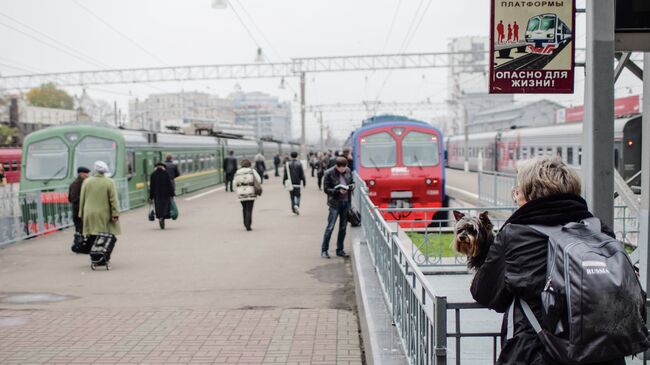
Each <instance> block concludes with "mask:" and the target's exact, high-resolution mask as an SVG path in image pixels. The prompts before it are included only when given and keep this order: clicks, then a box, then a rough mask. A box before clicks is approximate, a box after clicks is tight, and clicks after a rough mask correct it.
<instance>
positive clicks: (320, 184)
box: [316, 172, 323, 190]
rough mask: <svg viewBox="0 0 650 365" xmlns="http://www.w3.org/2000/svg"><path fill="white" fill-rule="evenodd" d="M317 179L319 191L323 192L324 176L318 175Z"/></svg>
mask: <svg viewBox="0 0 650 365" xmlns="http://www.w3.org/2000/svg"><path fill="white" fill-rule="evenodd" d="M316 177H317V178H318V190H321V186H322V185H323V174H322V173H320V172H319V173H317V174H316Z"/></svg>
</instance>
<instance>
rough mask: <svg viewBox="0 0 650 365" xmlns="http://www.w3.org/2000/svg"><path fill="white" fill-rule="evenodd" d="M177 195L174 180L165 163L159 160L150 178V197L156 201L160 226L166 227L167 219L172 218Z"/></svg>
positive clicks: (155, 205)
mask: <svg viewBox="0 0 650 365" xmlns="http://www.w3.org/2000/svg"><path fill="white" fill-rule="evenodd" d="M175 195H176V194H175V193H174V187H173V185H172V180H171V178H170V177H169V174H168V173H167V171H166V170H165V164H164V163H162V162H158V163H157V164H156V169H155V170H154V172H153V173H152V174H151V178H150V180H149V199H150V200H153V201H154V207H155V210H156V218H158V219H159V222H160V228H165V219H169V218H171V216H170V211H171V204H172V198H173V197H174V196H175Z"/></svg>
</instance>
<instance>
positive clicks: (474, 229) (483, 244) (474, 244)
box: [453, 210, 494, 269]
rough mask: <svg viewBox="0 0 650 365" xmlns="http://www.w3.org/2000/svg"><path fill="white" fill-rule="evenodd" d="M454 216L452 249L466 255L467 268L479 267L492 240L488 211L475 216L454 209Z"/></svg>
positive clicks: (491, 227)
mask: <svg viewBox="0 0 650 365" xmlns="http://www.w3.org/2000/svg"><path fill="white" fill-rule="evenodd" d="M454 218H456V226H455V227H454V234H455V238H454V244H453V245H454V250H456V252H459V253H462V254H464V255H465V256H467V266H468V267H469V268H472V269H475V268H478V267H480V266H481V265H482V264H483V262H484V261H485V257H486V256H487V251H488V250H489V248H490V245H492V242H493V241H494V234H493V233H492V229H493V228H494V225H493V224H492V222H491V221H490V218H489V217H488V213H487V212H483V213H481V214H479V216H478V217H475V216H470V215H465V214H463V213H461V212H459V211H457V210H455V211H454Z"/></svg>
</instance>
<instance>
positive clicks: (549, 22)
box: [539, 16, 555, 31]
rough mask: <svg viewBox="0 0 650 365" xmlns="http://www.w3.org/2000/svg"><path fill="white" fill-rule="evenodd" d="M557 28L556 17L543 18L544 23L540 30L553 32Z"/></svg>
mask: <svg viewBox="0 0 650 365" xmlns="http://www.w3.org/2000/svg"><path fill="white" fill-rule="evenodd" d="M554 28H555V17H554V16H545V17H543V18H542V23H541V25H540V26H539V30H542V31H544V30H552V29H554Z"/></svg>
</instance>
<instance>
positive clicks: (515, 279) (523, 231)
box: [471, 194, 625, 365]
mask: <svg viewBox="0 0 650 365" xmlns="http://www.w3.org/2000/svg"><path fill="white" fill-rule="evenodd" d="M589 217H592V214H591V213H590V212H589V211H588V210H587V203H586V202H585V201H584V200H583V199H582V198H581V197H579V196H577V195H573V194H558V195H554V196H550V197H547V198H540V199H536V200H532V201H530V202H528V203H526V204H525V205H523V206H522V207H521V208H519V209H518V210H517V211H516V212H514V213H513V215H512V216H511V217H510V218H509V219H508V220H507V221H506V223H505V224H504V225H503V227H502V228H501V230H500V231H499V233H498V234H497V236H496V238H495V240H494V243H493V244H492V246H491V247H490V250H489V251H488V255H487V258H486V260H485V263H484V264H483V265H482V266H481V267H480V268H479V270H478V271H477V272H476V275H475V276H474V280H473V281H472V286H471V292H472V296H473V297H474V299H475V300H476V301H477V302H478V303H479V304H482V305H484V306H486V307H488V308H490V309H494V310H495V311H497V312H499V313H504V312H506V310H507V309H508V307H509V306H510V304H512V300H513V299H514V296H515V295H516V296H517V297H519V298H522V299H524V300H525V301H526V302H527V303H528V304H529V305H530V307H531V309H532V310H533V312H534V313H535V316H536V317H537V319H538V320H539V321H540V322H542V319H543V317H542V301H541V297H540V294H541V292H542V290H543V289H544V284H545V281H546V260H547V257H546V256H547V246H548V237H547V236H546V235H544V234H542V233H540V232H538V231H536V230H534V229H533V228H531V227H529V225H531V224H540V225H560V224H567V223H569V222H579V221H580V220H582V219H585V218H589ZM602 231H603V233H605V234H608V235H609V236H612V237H614V233H613V232H612V231H611V230H610V229H609V228H608V227H607V226H605V225H604V224H603V225H602ZM505 332H506V316H505V315H504V318H503V326H502V328H501V335H502V336H503V341H504V342H502V343H503V346H502V349H501V355H500V356H499V361H498V362H497V364H512V365H514V364H517V365H523V364H532V365H551V364H553V365H555V363H554V362H552V361H550V360H549V359H547V358H546V357H545V355H544V347H543V345H542V343H541V342H540V340H539V339H538V337H537V334H536V333H535V331H534V330H533V328H532V326H531V325H530V323H529V322H528V319H526V317H525V316H524V314H523V312H522V310H521V307H519V306H515V310H514V336H513V338H511V339H509V340H507V341H505ZM605 364H607V365H614V364H616V365H618V364H625V360H624V359H617V360H615V361H609V362H604V363H598V365H605ZM593 365H596V364H593Z"/></svg>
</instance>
